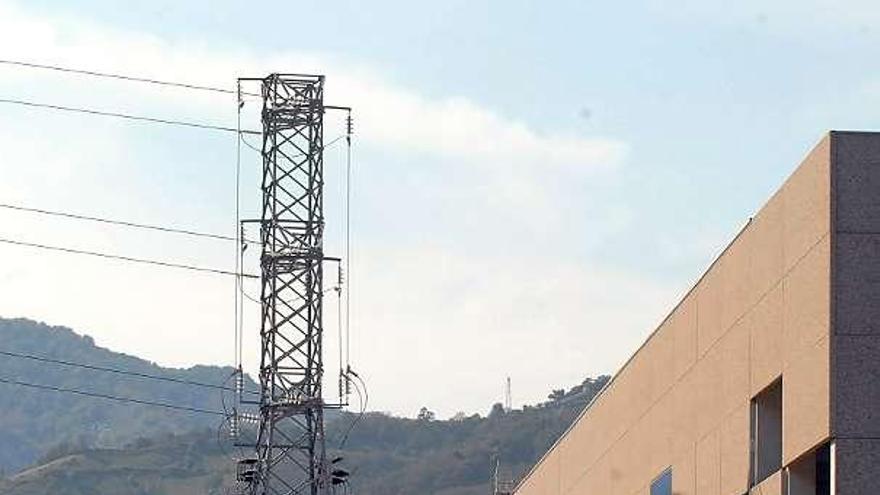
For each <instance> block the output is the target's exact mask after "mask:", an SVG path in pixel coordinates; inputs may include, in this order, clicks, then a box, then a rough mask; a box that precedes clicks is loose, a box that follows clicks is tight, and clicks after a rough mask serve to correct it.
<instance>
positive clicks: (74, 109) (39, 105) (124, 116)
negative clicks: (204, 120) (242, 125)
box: [0, 98, 262, 136]
mask: <svg viewBox="0 0 880 495" xmlns="http://www.w3.org/2000/svg"><path fill="white" fill-rule="evenodd" d="M0 103H6V104H10V105H21V106H26V107H33V108H45V109H49V110H59V111H62V112H73V113H84V114H88V115H98V116H101V117H115V118H119V119H126V120H135V121H140V122H149V123H152V124H167V125H175V126H183V127H193V128H197V129H208V130H213V131H224V132H238V133H241V134H253V135H257V136H259V135H260V134H262V133H261V132H260V131H250V130H241V131H239V130H238V129H236V128H234V127H223V126H219V125H211V124H201V123H198V122H188V121H184V120H171V119H159V118H155V117H145V116H142V115H133V114H128V113H119V112H107V111H104V110H94V109H91V108H80V107H68V106H63V105H52V104H49V103H40V102H33V101H27V100H17V99H13V98H0Z"/></svg>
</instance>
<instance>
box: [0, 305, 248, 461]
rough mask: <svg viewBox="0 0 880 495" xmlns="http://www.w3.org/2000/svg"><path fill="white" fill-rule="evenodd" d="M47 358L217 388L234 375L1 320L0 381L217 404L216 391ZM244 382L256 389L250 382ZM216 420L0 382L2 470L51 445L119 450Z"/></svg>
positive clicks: (63, 331)
mask: <svg viewBox="0 0 880 495" xmlns="http://www.w3.org/2000/svg"><path fill="white" fill-rule="evenodd" d="M23 356H30V358H26V357H23ZM35 358H41V359H42V358H48V360H49V361H47V360H45V359H43V360H39V359H35ZM51 360H55V361H66V362H70V363H80V364H83V363H84V364H89V365H94V366H99V367H108V368H113V369H118V370H123V371H127V372H134V373H141V374H149V375H156V376H161V377H165V378H171V379H175V380H183V381H196V382H202V383H207V384H218V385H221V384H223V382H224V381H225V380H227V378H228V377H229V376H230V375H231V373H232V369H231V368H219V367H215V366H195V367H193V368H189V369H169V368H162V367H160V366H157V365H155V364H153V363H150V362H147V361H144V360H142V359H138V358H136V357H134V356H128V355H125V354H120V353H116V352H112V351H110V350H107V349H104V348H101V347H97V346H96V345H95V342H94V341H93V340H92V339H91V338H90V337H86V336H81V335H78V334H76V333H74V332H73V331H72V330H70V329H68V328H64V327H52V326H48V325H45V324H42V323H37V322H34V321H31V320H25V319H2V318H0V380H5V381H10V380H11V381H18V382H26V383H31V384H36V385H47V386H53V387H61V388H71V389H77V390H82V391H86V392H93V393H100V394H104V395H113V396H119V397H127V398H135V399H145V400H149V401H159V402H165V403H171V404H176V405H180V406H186V407H194V408H200V409H211V410H219V409H221V397H220V392H221V391H220V390H218V389H212V388H206V387H198V386H192V385H188V384H182V383H174V382H168V381H161V380H154V379H147V378H143V377H137V376H131V375H127V374H123V373H107V372H104V371H97V370H94V369H87V368H82V367H78V366H65V365H59V364H58V363H54V362H51ZM248 386H249V387H251V388H252V389H254V388H256V386H255V385H254V384H253V383H252V382H250V381H249V382H248ZM220 419H221V418H219V417H213V416H207V415H200V414H192V413H189V412H176V411H172V410H167V409H162V408H155V407H145V406H143V405H137V404H126V403H121V402H114V401H109V400H104V399H96V398H93V397H85V396H80V395H73V394H69V393H59V392H54V391H48V390H38V389H33V388H27V387H22V386H20V385H13V384H9V383H0V439H2V441H0V470H2V471H3V472H5V473H13V472H15V471H17V470H18V469H20V468H22V467H24V466H27V465H29V464H31V463H33V462H35V461H37V460H38V459H39V458H40V457H42V456H45V455H46V454H48V453H50V451H51V450H53V449H58V448H67V449H70V448H90V447H91V448H95V447H102V448H112V447H120V446H123V445H126V444H127V443H129V442H131V441H133V440H135V439H137V438H141V437H148V436H152V435H159V434H165V433H183V432H187V431H193V430H194V429H202V428H206V427H216V425H217V423H219V421H220Z"/></svg>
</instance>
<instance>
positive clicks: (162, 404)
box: [0, 377, 224, 416]
mask: <svg viewBox="0 0 880 495" xmlns="http://www.w3.org/2000/svg"><path fill="white" fill-rule="evenodd" d="M0 383H6V384H9V385H17V386H19V387H27V388H34V389H39V390H48V391H51V392H62V393H66V394H75V395H82V396H85V397H93V398H97V399H106V400H112V401H116V402H128V403H132V404H140V405H142V406H153V407H162V408H165V409H174V410H178V411H187V412H193V413H199V414H211V415H214V416H224V414H223V413H222V412H221V411H214V410H210V409H202V408H199V407H189V406H177V405H174V404H168V403H165V402H154V401H149V400H143V399H135V398H133V397H119V396H116V395H109V394H101V393H97V392H86V391H85V390H79V389H75V388H64V387H56V386H54V385H39V384H36V383H27V382H21V381H18V380H10V379H8V378H2V377H0Z"/></svg>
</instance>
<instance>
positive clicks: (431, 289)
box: [353, 246, 677, 415]
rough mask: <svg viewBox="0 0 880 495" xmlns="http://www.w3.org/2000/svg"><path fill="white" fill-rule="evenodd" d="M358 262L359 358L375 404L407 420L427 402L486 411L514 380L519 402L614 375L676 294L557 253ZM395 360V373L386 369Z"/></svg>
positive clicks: (426, 252)
mask: <svg viewBox="0 0 880 495" xmlns="http://www.w3.org/2000/svg"><path fill="white" fill-rule="evenodd" d="M357 259H358V260H359V263H358V264H357V265H356V267H357V268H358V269H357V271H356V273H355V275H356V277H357V278H356V279H355V280H356V281H355V289H356V292H355V293H356V294H357V295H358V296H357V298H356V299H355V313H356V320H357V321H358V322H359V325H358V326H356V327H355V328H354V329H353V335H354V341H355V343H356V345H355V349H357V353H356V354H355V357H356V358H357V362H358V363H359V364H360V365H361V366H363V367H365V369H366V371H367V373H366V375H367V376H369V377H371V380H370V385H371V387H372V388H371V390H372V392H371V396H372V397H373V398H374V399H375V401H376V403H377V404H380V405H381V406H382V407H393V408H394V409H395V410H402V411H404V412H407V413H410V414H414V412H415V411H417V410H418V408H419V407H421V406H422V405H427V406H428V407H429V408H433V409H434V410H436V411H437V412H438V413H440V414H441V415H451V414H453V413H455V410H456V408H458V409H464V410H466V411H479V412H483V413H484V412H485V411H486V410H488V406H489V405H490V404H491V401H495V400H500V399H501V391H502V388H501V384H502V382H503V379H504V377H505V376H506V375H511V377H512V379H513V383H514V389H515V395H516V396H517V403H518V404H522V403H523V402H528V403H531V402H534V401H537V400H540V399H542V398H544V397H545V395H546V394H547V393H549V390H550V388H552V387H558V386H562V385H567V386H570V385H573V384H574V383H578V382H580V380H582V379H583V378H585V377H586V376H587V375H588V374H601V373H609V372H613V371H614V370H616V369H617V368H618V367H619V366H620V365H622V364H623V361H624V360H625V359H626V358H627V357H628V356H629V355H630V354H631V353H632V352H633V351H634V350H635V349H636V347H637V346H638V345H639V344H641V342H642V341H643V340H644V338H645V337H646V336H647V335H648V333H649V332H650V330H651V329H652V328H653V327H654V326H655V325H657V324H658V323H659V322H660V319H661V316H662V315H663V311H664V309H665V308H669V307H671V305H672V302H673V301H674V296H676V295H677V294H675V291H674V290H672V289H671V288H670V287H666V286H662V285H658V284H653V283H650V282H647V281H645V280H644V279H642V278H640V277H639V276H637V275H635V274H632V273H627V272H625V271H621V270H610V269H606V268H602V267H596V266H590V265H585V264H579V263H574V262H570V261H566V260H562V259H558V258H554V257H552V256H522V255H511V254H500V253H491V254H485V255H480V254H473V253H471V254H462V253H455V252H450V251H440V250H437V249H435V248H433V247H430V246H423V247H420V248H415V249H405V250H402V249H401V250H383V251H381V252H376V251H374V250H373V249H364V250H363V251H362V252H361V253H360V254H359V256H358V258H357ZM635 308H638V310H634V309H635ZM389 363H393V367H394V368H395V369H396V370H398V371H397V372H396V373H388V372H387V371H384V370H385V369H387V367H388V366H389ZM464 391H466V393H465V392H464ZM475 391H477V392H478V393H475Z"/></svg>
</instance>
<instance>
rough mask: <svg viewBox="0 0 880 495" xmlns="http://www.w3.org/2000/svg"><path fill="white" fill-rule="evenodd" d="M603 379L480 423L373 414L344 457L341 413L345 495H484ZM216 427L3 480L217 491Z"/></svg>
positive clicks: (220, 483)
mask: <svg viewBox="0 0 880 495" xmlns="http://www.w3.org/2000/svg"><path fill="white" fill-rule="evenodd" d="M606 381H607V377H600V378H598V379H596V380H592V379H587V380H585V381H584V383H583V384H581V385H579V386H577V387H574V388H573V389H571V390H569V391H568V392H567V393H566V392H564V391H562V390H557V391H555V392H553V393H552V394H551V398H550V400H548V401H547V402H545V403H542V404H539V405H536V406H533V407H525V408H524V409H521V410H514V411H510V412H505V411H504V410H503V409H502V408H501V407H500V405H497V404H496V405H495V406H493V407H492V408H491V411H490V412H489V414H488V415H487V416H485V417H481V416H480V415H473V416H470V417H463V416H459V417H457V418H455V419H451V420H445V421H440V420H434V419H431V418H430V414H424V415H422V419H408V418H397V417H392V416H388V415H385V414H381V413H370V414H367V415H366V416H364V417H363V418H361V420H360V421H359V422H358V424H357V427H356V428H355V429H354V430H353V433H352V434H351V436H350V437H349V439H348V442H347V444H346V446H345V448H344V449H343V450H342V451H339V450H336V447H338V445H339V441H340V439H341V436H342V434H343V432H345V431H347V430H348V428H349V426H350V424H351V422H352V421H354V420H355V419H356V416H355V415H353V414H350V413H343V414H342V415H340V416H339V417H337V418H336V419H334V420H333V421H332V422H331V423H330V424H329V425H328V428H327V437H328V447H330V448H331V454H332V455H334V456H336V455H341V456H343V457H344V461H343V464H344V465H345V467H346V468H347V469H350V470H351V471H352V476H351V488H352V490H351V492H352V493H355V494H361V495H369V494H375V495H404V494H407V495H410V494H415V493H418V494H438V495H484V494H485V493H487V490H488V486H489V485H488V483H489V478H490V476H491V472H492V466H493V461H494V459H496V458H500V459H501V461H502V465H503V466H507V467H508V468H509V469H512V471H513V473H515V474H517V475H519V474H520V473H522V472H523V471H524V470H526V469H528V467H529V466H531V465H532V464H533V463H534V462H535V461H536V460H537V459H538V458H539V457H540V456H541V455H542V454H543V453H544V452H545V451H546V450H547V448H548V447H549V446H550V445H551V444H552V442H553V441H554V440H555V439H556V438H557V437H558V436H559V435H560V434H561V433H562V432H563V431H564V430H565V428H567V427H568V425H569V424H570V423H571V421H572V420H573V419H574V418H575V416H576V415H577V414H578V412H579V410H580V409H581V408H582V407H583V406H584V404H585V403H586V402H587V401H588V400H589V399H590V398H592V397H593V396H594V395H595V394H596V392H598V390H599V389H600V388H601V387H602V386H603V385H604V384H605V382H606ZM219 440H223V437H220V438H219V439H218V436H217V432H216V430H204V431H202V432H198V433H191V434H186V435H176V436H175V435H163V436H156V437H153V438H149V439H141V440H139V441H136V442H134V443H132V444H131V445H129V446H128V447H126V448H124V449H102V450H96V449H84V450H79V451H72V452H65V453H59V454H58V455H57V457H53V458H47V459H46V462H45V463H43V464H42V465H39V466H36V467H34V468H32V469H29V470H25V471H23V472H22V473H20V474H18V475H15V476H12V477H10V478H9V479H8V480H6V481H5V482H0V491H2V493H4V494H8V495H36V494H44V493H53V494H54V495H105V494H106V495H146V494H149V495H190V494H192V495H196V494H203V495H219V494H223V493H226V488H228V487H229V486H230V483H231V481H232V472H233V465H234V464H233V457H234V455H235V452H234V449H233V448H231V446H229V445H228V440H227V441H222V442H221V441H219Z"/></svg>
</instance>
